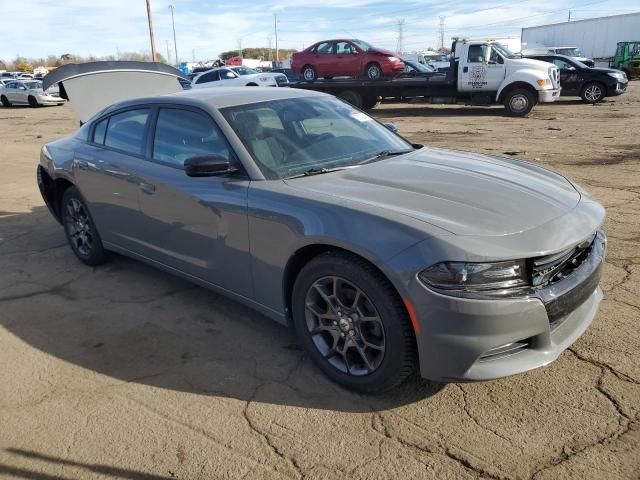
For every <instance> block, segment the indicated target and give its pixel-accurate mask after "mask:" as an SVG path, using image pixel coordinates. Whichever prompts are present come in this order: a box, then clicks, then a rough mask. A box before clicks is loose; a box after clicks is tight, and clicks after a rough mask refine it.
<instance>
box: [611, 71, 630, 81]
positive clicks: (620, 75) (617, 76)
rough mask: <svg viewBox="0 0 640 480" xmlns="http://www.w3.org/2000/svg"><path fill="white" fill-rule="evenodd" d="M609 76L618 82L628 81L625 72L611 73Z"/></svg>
mask: <svg viewBox="0 0 640 480" xmlns="http://www.w3.org/2000/svg"><path fill="white" fill-rule="evenodd" d="M609 76H611V77H613V78H615V79H616V80H626V79H627V76H626V75H625V74H624V72H610V73H609Z"/></svg>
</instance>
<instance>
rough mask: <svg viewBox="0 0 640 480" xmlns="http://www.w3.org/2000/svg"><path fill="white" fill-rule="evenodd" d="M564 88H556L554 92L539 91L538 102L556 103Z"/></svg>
mask: <svg viewBox="0 0 640 480" xmlns="http://www.w3.org/2000/svg"><path fill="white" fill-rule="evenodd" d="M561 90H562V88H555V89H552V90H538V102H540V103H550V102H555V101H556V100H557V99H558V98H559V97H560V91H561Z"/></svg>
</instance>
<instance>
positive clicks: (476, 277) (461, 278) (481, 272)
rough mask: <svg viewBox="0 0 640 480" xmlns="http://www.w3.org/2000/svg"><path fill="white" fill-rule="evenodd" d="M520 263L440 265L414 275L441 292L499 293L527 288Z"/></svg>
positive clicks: (523, 267)
mask: <svg viewBox="0 0 640 480" xmlns="http://www.w3.org/2000/svg"><path fill="white" fill-rule="evenodd" d="M526 272H527V269H526V266H525V262H524V260H509V261H504V262H490V263H471V262H440V263H436V264H435V265H432V266H430V267H429V268H427V269H425V270H423V271H422V272H420V273H419V274H418V277H419V278H420V280H422V281H423V282H424V283H426V284H427V285H429V286H431V287H433V288H436V289H441V290H449V291H452V292H453V291H458V292H460V293H463V292H469V293H473V292H479V293H489V292H494V293H496V292H501V293H502V291H504V290H507V292H505V293H506V294H508V293H509V291H510V290H513V289H519V288H522V287H528V286H529V282H528V280H527V273H526Z"/></svg>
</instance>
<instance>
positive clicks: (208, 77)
mask: <svg viewBox="0 0 640 480" xmlns="http://www.w3.org/2000/svg"><path fill="white" fill-rule="evenodd" d="M217 80H220V73H219V72H218V71H217V70H214V71H213V72H209V73H203V74H202V75H200V76H199V77H198V80H196V83H198V84H199V83H208V82H215V81H217Z"/></svg>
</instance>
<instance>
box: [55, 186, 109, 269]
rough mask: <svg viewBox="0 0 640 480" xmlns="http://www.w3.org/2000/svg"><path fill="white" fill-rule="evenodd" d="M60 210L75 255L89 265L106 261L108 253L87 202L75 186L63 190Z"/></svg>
mask: <svg viewBox="0 0 640 480" xmlns="http://www.w3.org/2000/svg"><path fill="white" fill-rule="evenodd" d="M60 212H61V216H62V225H63V226H64V232H65V235H66V236H67V241H68V242H69V246H70V247H71V250H73V253H75V255H76V257H78V259H79V260H80V261H81V262H82V263H84V264H86V265H90V266H96V265H100V264H102V263H104V262H105V261H107V260H108V255H107V252H106V250H105V249H104V247H103V245H102V239H101V238H100V234H99V233H98V229H97V228H96V225H95V223H94V221H93V218H91V213H89V208H88V207H87V203H86V202H85V200H84V199H83V198H82V195H80V192H79V191H78V189H76V187H69V188H67V189H66V190H65V191H64V194H63V195H62V203H61V205H60Z"/></svg>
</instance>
